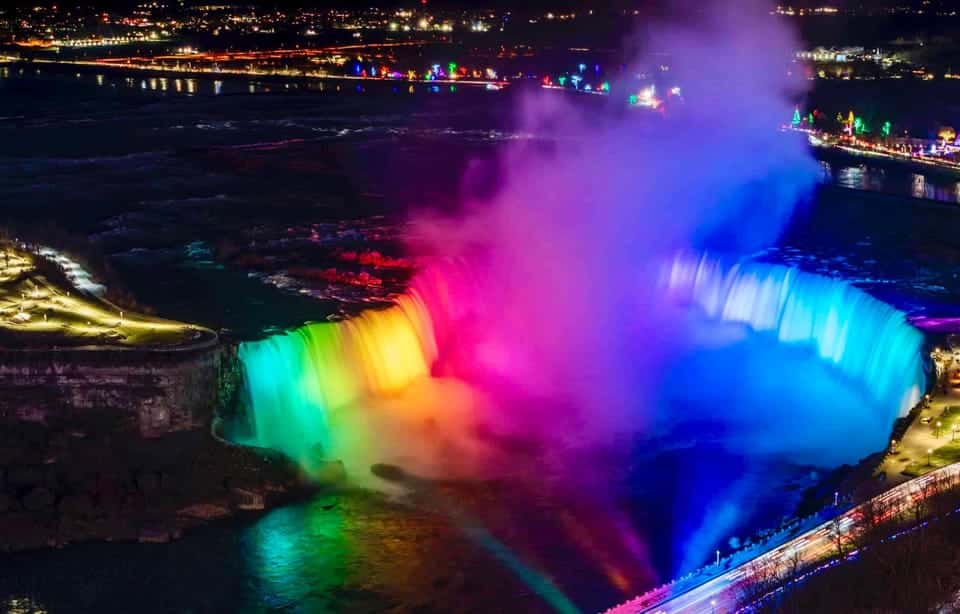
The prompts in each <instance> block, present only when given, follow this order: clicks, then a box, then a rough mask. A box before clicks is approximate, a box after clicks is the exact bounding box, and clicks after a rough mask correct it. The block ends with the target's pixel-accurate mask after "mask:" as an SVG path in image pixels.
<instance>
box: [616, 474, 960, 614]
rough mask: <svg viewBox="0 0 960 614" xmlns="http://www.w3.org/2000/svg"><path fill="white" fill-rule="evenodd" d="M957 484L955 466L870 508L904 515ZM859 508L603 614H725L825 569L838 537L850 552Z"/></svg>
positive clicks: (918, 480)
mask: <svg viewBox="0 0 960 614" xmlns="http://www.w3.org/2000/svg"><path fill="white" fill-rule="evenodd" d="M942 478H951V479H952V480H957V479H958V478H960V463H954V464H952V465H948V466H946V467H942V468H940V469H938V470H936V471H932V472H930V473H928V474H926V475H923V476H921V477H918V478H914V479H912V480H909V481H907V482H903V483H901V484H899V485H897V486H895V487H893V488H892V489H890V490H888V491H886V492H884V493H881V494H880V495H877V496H876V497H874V498H873V499H871V502H873V503H875V504H878V505H876V507H875V509H884V510H888V512H887V513H893V510H896V509H907V508H908V506H909V505H910V504H912V503H913V501H915V500H916V499H917V498H923V497H925V496H926V493H929V492H930V487H931V486H932V485H933V483H934V482H935V481H936V480H939V479H942ZM865 505H867V504H861V505H859V506H857V507H854V508H853V509H851V510H849V511H847V512H845V513H844V514H842V515H840V516H838V517H836V518H835V519H833V520H830V521H827V522H825V523H823V524H821V525H820V526H818V527H816V528H815V529H812V530H810V531H808V532H806V533H804V534H803V535H800V536H799V537H797V538H795V539H793V540H791V541H789V542H787V543H785V544H783V545H781V546H778V547H776V548H774V549H773V550H770V551H769V552H766V553H764V554H762V555H760V556H758V557H756V558H755V559H753V560H751V561H749V562H747V563H744V564H743V565H740V566H738V567H735V568H734V569H731V570H730V571H727V572H725V573H723V574H722V575H720V576H717V577H715V578H713V579H711V580H708V581H706V582H704V583H703V584H701V585H699V586H696V587H694V588H692V589H690V590H687V591H686V592H683V593H681V594H672V593H674V592H675V591H671V589H670V588H669V586H667V587H661V588H658V589H654V590H653V591H650V592H649V593H647V594H644V595H641V596H639V597H636V598H634V599H632V600H630V601H627V602H625V603H623V604H621V605H618V606H616V607H613V608H611V609H609V610H607V612H606V614H640V613H643V614H681V613H682V614H725V613H730V612H735V611H736V610H737V609H738V608H739V607H743V605H746V604H749V603H750V602H752V601H753V600H755V599H756V598H758V597H760V596H761V595H762V594H763V592H764V591H765V590H766V589H765V588H764V587H766V586H771V584H772V581H773V579H774V578H775V577H776V576H777V575H779V576H780V577H783V576H784V575H793V572H794V571H795V570H797V569H798V568H799V569H801V573H807V572H809V571H810V570H815V569H816V568H818V567H820V566H822V565H824V564H825V563H828V562H829V561H830V560H831V559H835V558H836V556H837V536H838V535H839V536H840V540H841V543H842V545H843V548H844V552H845V553H848V552H849V550H851V549H852V548H854V545H853V541H854V539H853V538H854V536H855V535H856V534H857V532H858V530H859V529H861V528H863V527H864V525H865V524H866V521H865V520H864V518H863V508H864V506H865Z"/></svg>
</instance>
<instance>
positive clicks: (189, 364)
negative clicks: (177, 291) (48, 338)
mask: <svg viewBox="0 0 960 614" xmlns="http://www.w3.org/2000/svg"><path fill="white" fill-rule="evenodd" d="M233 363H234V359H233V358H232V353H231V351H230V350H229V349H227V350H225V349H224V348H222V347H221V346H219V345H218V344H216V343H211V344H206V345H204V346H202V347H195V348H184V349H175V350H128V349H119V348H117V349H115V348H99V347H98V348H75V349H74V348H69V349H24V350H20V349H17V350H3V349H0V423H2V422H6V423H10V422H41V423H46V422H48V421H50V420H51V418H54V419H55V418H64V417H67V416H72V417H75V418H79V419H80V420H81V421H82V419H83V414H84V413H89V412H94V413H101V412H109V413H113V414H116V415H115V416H114V417H115V418H117V419H119V423H118V424H119V425H120V427H121V428H122V429H123V430H127V429H129V430H131V431H135V432H138V433H139V434H140V436H142V437H158V436H160V435H164V434H166V433H172V432H177V431H184V430H191V429H199V428H204V427H206V426H207V425H209V423H210V420H211V418H212V416H213V412H214V411H215V410H216V409H217V408H218V407H220V406H221V405H222V404H223V403H225V402H227V401H231V400H232V398H231V397H232V396H233V394H234V390H235V388H236V384H235V383H234V382H233V381H232V380H233V379H234V378H235V377H236V376H237V373H236V369H235V368H234V366H233ZM124 427H125V428H124Z"/></svg>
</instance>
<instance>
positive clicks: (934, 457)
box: [903, 441, 960, 475]
mask: <svg viewBox="0 0 960 614" xmlns="http://www.w3.org/2000/svg"><path fill="white" fill-rule="evenodd" d="M958 461H960V441H955V442H950V443H948V444H947V445H945V446H941V447H939V448H937V449H935V450H934V451H933V453H932V454H931V455H930V462H929V463H927V461H926V459H924V460H920V461H916V462H913V463H910V464H909V465H907V466H906V467H905V468H904V470H903V472H904V473H905V474H907V475H923V474H924V473H929V472H930V471H933V470H934V469H938V468H940V467H945V466H946V465H950V464H952V463H956V462H958Z"/></svg>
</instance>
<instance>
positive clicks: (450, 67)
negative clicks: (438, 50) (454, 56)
mask: <svg viewBox="0 0 960 614" xmlns="http://www.w3.org/2000/svg"><path fill="white" fill-rule="evenodd" d="M456 72H457V63H456V62H450V63H449V64H447V74H448V75H451V76H452V75H453V74H454V73H456Z"/></svg>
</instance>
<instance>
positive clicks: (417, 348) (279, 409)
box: [240, 293, 437, 464]
mask: <svg viewBox="0 0 960 614" xmlns="http://www.w3.org/2000/svg"><path fill="white" fill-rule="evenodd" d="M436 355H437V348H436V344H435V342H434V338H433V324H432V322H431V319H430V314H429V312H428V311H427V308H426V306H425V305H424V303H423V301H421V300H420V299H419V297H418V296H417V294H416V293H410V294H407V295H405V296H401V297H400V298H399V299H397V301H396V304H395V305H394V306H392V307H389V308H387V309H384V310H371V311H367V312H364V313H362V314H360V315H359V316H357V317H355V318H352V319H349V320H344V321H340V322H322V323H315V324H307V325H306V326H303V327H301V328H298V329H296V330H293V331H290V332H286V333H283V334H280V335H275V336H273V337H270V338H268V339H266V340H263V341H257V342H251V343H244V344H242V345H241V346H240V360H241V362H242V363H243V367H244V376H245V380H246V387H247V392H248V394H249V400H250V403H251V409H252V412H251V413H252V416H250V418H251V423H252V424H251V425H250V426H252V427H253V432H254V441H253V443H256V445H259V446H262V447H267V448H273V449H277V450H281V451H283V452H284V453H286V454H287V455H288V456H290V457H292V458H294V459H295V460H298V461H300V462H301V463H303V464H308V463H309V462H310V460H312V459H315V458H316V456H317V454H318V453H323V452H324V451H328V450H329V449H330V447H331V445H332V443H333V442H332V441H331V437H332V434H331V428H330V424H329V417H330V414H331V412H335V411H338V410H341V409H344V410H349V407H350V405H351V404H352V403H354V402H356V401H358V400H360V399H363V398H368V397H375V396H383V395H391V394H396V393H398V392H400V391H402V390H403V389H404V388H405V387H406V386H408V385H409V384H410V383H411V382H413V381H414V380H416V379H417V378H422V377H426V376H428V375H429V374H430V367H431V365H432V364H433V362H434V360H435V359H436ZM318 447H319V450H318V449H317V448H318Z"/></svg>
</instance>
